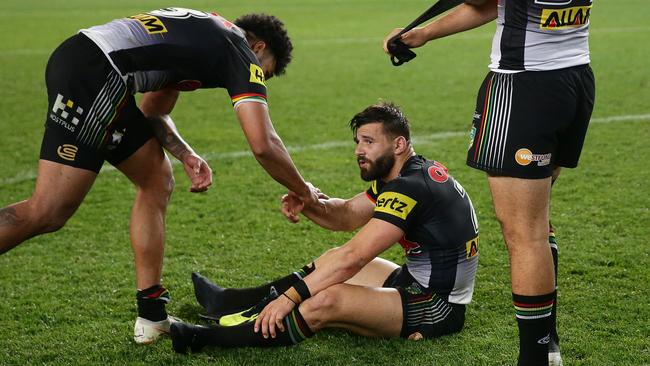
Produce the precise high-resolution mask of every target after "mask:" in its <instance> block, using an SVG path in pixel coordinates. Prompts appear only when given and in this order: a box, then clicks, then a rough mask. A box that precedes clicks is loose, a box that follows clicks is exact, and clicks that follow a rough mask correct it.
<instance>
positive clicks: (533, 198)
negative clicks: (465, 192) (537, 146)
mask: <svg viewBox="0 0 650 366" xmlns="http://www.w3.org/2000/svg"><path fill="white" fill-rule="evenodd" d="M488 182H489V185H490V191H491V193H492V200H493V202H494V210H495V212H496V216H497V219H498V220H499V221H500V222H501V225H502V228H503V231H504V234H505V235H507V234H508V233H509V232H512V231H516V232H518V233H520V234H523V233H525V234H527V235H530V236H531V237H537V236H539V235H542V236H545V235H546V234H547V233H548V227H547V225H548V214H549V212H548V211H549V201H550V193H551V177H548V178H543V179H522V178H513V177H504V176H488Z"/></svg>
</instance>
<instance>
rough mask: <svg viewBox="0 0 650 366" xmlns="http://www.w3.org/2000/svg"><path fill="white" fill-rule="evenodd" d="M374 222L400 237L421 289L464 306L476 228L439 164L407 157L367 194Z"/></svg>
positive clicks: (468, 205) (470, 287) (461, 194)
mask: <svg viewBox="0 0 650 366" xmlns="http://www.w3.org/2000/svg"><path fill="white" fill-rule="evenodd" d="M366 194H367V195H368V198H370V200H372V201H373V202H375V212H374V215H373V218H376V219H379V220H382V221H386V222H389V223H391V224H393V225H395V226H397V227H399V228H400V229H402V230H403V231H404V236H403V237H402V239H401V240H400V241H399V243H400V245H401V246H402V248H404V251H405V253H406V267H407V268H408V271H409V273H410V274H411V276H413V278H415V279H416V280H417V281H418V282H419V283H420V285H422V286H424V287H425V288H428V289H430V290H432V291H435V292H436V293H437V294H438V295H439V296H440V297H441V298H443V299H445V300H446V301H449V302H452V303H455V304H468V303H469V302H470V301H471V299H472V294H473V292H474V278H475V276H476V269H477V266H478V240H479V238H478V222H477V220H476V214H475V212H474V207H473V206H472V201H471V200H470V198H469V195H468V194H467V192H465V190H464V189H463V187H462V186H461V185H460V183H458V181H456V180H455V179H454V178H453V177H452V176H451V175H449V174H448V172H447V168H445V167H444V166H443V165H442V164H440V163H438V162H436V161H433V160H427V159H425V158H424V157H422V156H413V157H411V158H410V159H409V160H408V161H407V162H406V163H405V164H404V167H403V168H402V170H401V172H400V176H399V177H397V178H395V179H393V180H391V181H389V182H383V181H381V180H376V181H374V182H373V183H372V186H371V187H370V188H369V189H368V190H367V191H366Z"/></svg>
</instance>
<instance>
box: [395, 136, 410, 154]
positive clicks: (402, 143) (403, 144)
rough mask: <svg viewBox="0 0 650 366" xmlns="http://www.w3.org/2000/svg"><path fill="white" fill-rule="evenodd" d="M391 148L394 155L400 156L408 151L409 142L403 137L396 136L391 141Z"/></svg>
mask: <svg viewBox="0 0 650 366" xmlns="http://www.w3.org/2000/svg"><path fill="white" fill-rule="evenodd" d="M393 147H394V149H395V155H401V154H403V153H404V152H406V151H407V150H408V148H409V142H408V141H407V140H406V138H405V137H404V136H397V137H396V138H395V140H393Z"/></svg>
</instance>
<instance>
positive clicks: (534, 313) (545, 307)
mask: <svg viewBox="0 0 650 366" xmlns="http://www.w3.org/2000/svg"><path fill="white" fill-rule="evenodd" d="M554 298H555V291H553V292H552V293H550V294H546V295H540V296H523V295H517V294H514V293H513V294H512V303H513V305H514V307H515V313H516V316H517V325H518V326H519V363H518V365H519V366H537V365H544V366H548V344H549V342H550V331H551V309H552V308H553V303H554V300H553V299H554Z"/></svg>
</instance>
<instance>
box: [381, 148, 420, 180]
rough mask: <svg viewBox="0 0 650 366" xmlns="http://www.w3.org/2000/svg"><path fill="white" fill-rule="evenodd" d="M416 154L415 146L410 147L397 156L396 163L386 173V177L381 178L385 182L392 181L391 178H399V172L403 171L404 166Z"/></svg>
mask: <svg viewBox="0 0 650 366" xmlns="http://www.w3.org/2000/svg"><path fill="white" fill-rule="evenodd" d="M413 156H415V151H414V150H413V148H410V149H409V150H408V152H406V153H404V154H401V155H398V156H396V157H395V164H394V165H393V168H392V169H391V170H390V173H388V175H386V176H385V177H382V178H381V180H383V181H384V182H390V181H391V180H393V179H395V178H397V177H398V176H399V173H400V172H401V171H402V168H403V167H404V164H406V162H407V161H408V160H409V159H410V158H411V157H413Z"/></svg>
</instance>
